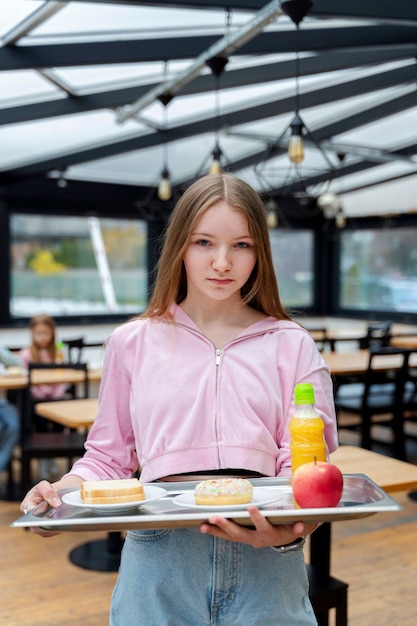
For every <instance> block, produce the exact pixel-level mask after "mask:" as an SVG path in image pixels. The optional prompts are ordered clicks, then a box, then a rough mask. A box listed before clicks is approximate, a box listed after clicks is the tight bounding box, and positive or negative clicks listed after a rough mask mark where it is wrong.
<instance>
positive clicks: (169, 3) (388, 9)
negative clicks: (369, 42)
mask: <svg viewBox="0 0 417 626" xmlns="http://www.w3.org/2000/svg"><path fill="white" fill-rule="evenodd" d="M84 1H85V2H90V3H98V4H125V5H130V6H131V5H136V6H149V5H151V6H152V5H153V6H158V7H161V6H165V7H179V8H193V9H224V8H229V9H236V10H242V11H259V10H260V9H261V8H262V7H263V6H264V5H265V1H266V0H227V3H226V2H225V1H224V0H211V1H209V0H188V2H187V0H182V1H178V0H161V2H142V1H141V0H84ZM309 15H310V16H327V17H344V18H352V19H358V18H360V19H377V20H392V21H399V22H401V21H411V22H416V21H417V15H416V8H415V0H396V1H395V2H393V1H392V0H378V2H369V1H368V2H364V0H337V2H335V0H314V4H313V7H312V9H310V11H309Z"/></svg>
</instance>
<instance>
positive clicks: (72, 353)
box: [62, 337, 85, 363]
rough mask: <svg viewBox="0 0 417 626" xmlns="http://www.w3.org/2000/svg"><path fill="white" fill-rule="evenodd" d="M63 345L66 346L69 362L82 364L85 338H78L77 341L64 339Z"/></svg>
mask: <svg viewBox="0 0 417 626" xmlns="http://www.w3.org/2000/svg"><path fill="white" fill-rule="evenodd" d="M62 343H63V344H64V345H65V346H66V349H67V356H68V361H69V362H70V363H81V357H82V355H83V348H84V346H85V341H84V337H77V339H64V341H63V342H62Z"/></svg>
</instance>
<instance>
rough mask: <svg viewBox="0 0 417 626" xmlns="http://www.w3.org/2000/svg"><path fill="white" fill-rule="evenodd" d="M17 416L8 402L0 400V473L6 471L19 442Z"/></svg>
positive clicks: (18, 420) (18, 421)
mask: <svg viewBox="0 0 417 626" xmlns="http://www.w3.org/2000/svg"><path fill="white" fill-rule="evenodd" d="M19 431H20V419H19V414H18V412H17V411H16V409H15V408H14V406H13V405H12V404H10V402H8V401H7V400H5V399H4V398H0V471H3V470H5V469H7V465H8V463H9V460H10V457H11V455H12V451H13V448H14V446H15V445H16V444H17V442H18V440H19Z"/></svg>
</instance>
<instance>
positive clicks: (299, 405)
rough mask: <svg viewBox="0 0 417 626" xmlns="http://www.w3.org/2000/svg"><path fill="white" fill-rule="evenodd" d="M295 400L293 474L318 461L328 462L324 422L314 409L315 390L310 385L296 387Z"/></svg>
mask: <svg viewBox="0 0 417 626" xmlns="http://www.w3.org/2000/svg"><path fill="white" fill-rule="evenodd" d="M294 399H295V405H296V411H295V413H294V416H293V417H292V419H291V421H290V425H289V429H290V433H291V444H290V450H291V464H292V472H293V473H294V472H295V470H296V469H297V468H298V467H300V465H304V463H311V462H312V461H314V457H315V458H316V460H317V461H327V458H326V450H327V448H326V442H325V440H324V436H323V432H324V422H323V420H322V419H321V417H320V415H318V413H317V411H316V410H315V408H314V389H313V387H312V385H310V383H300V384H298V385H296V386H295V390H294Z"/></svg>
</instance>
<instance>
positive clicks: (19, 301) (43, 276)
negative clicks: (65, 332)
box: [10, 214, 148, 317]
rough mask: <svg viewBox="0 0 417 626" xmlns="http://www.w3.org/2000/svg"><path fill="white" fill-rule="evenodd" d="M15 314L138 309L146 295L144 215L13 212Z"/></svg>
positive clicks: (55, 313)
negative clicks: (102, 216)
mask: <svg viewBox="0 0 417 626" xmlns="http://www.w3.org/2000/svg"><path fill="white" fill-rule="evenodd" d="M10 247H11V250H10V258H11V268H12V271H11V302H10V308H11V315H12V316H13V317H30V316H32V315H35V314H36V313H40V312H47V313H48V314H50V315H53V316H71V315H100V314H109V313H128V314H129V315H130V314H135V313H139V312H140V311H142V310H144V308H145V306H146V300H147V273H148V270H147V227H146V223H145V222H144V221H141V220H128V219H97V218H95V217H51V216H49V215H36V216H33V215H23V214H13V215H12V216H11V223H10Z"/></svg>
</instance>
